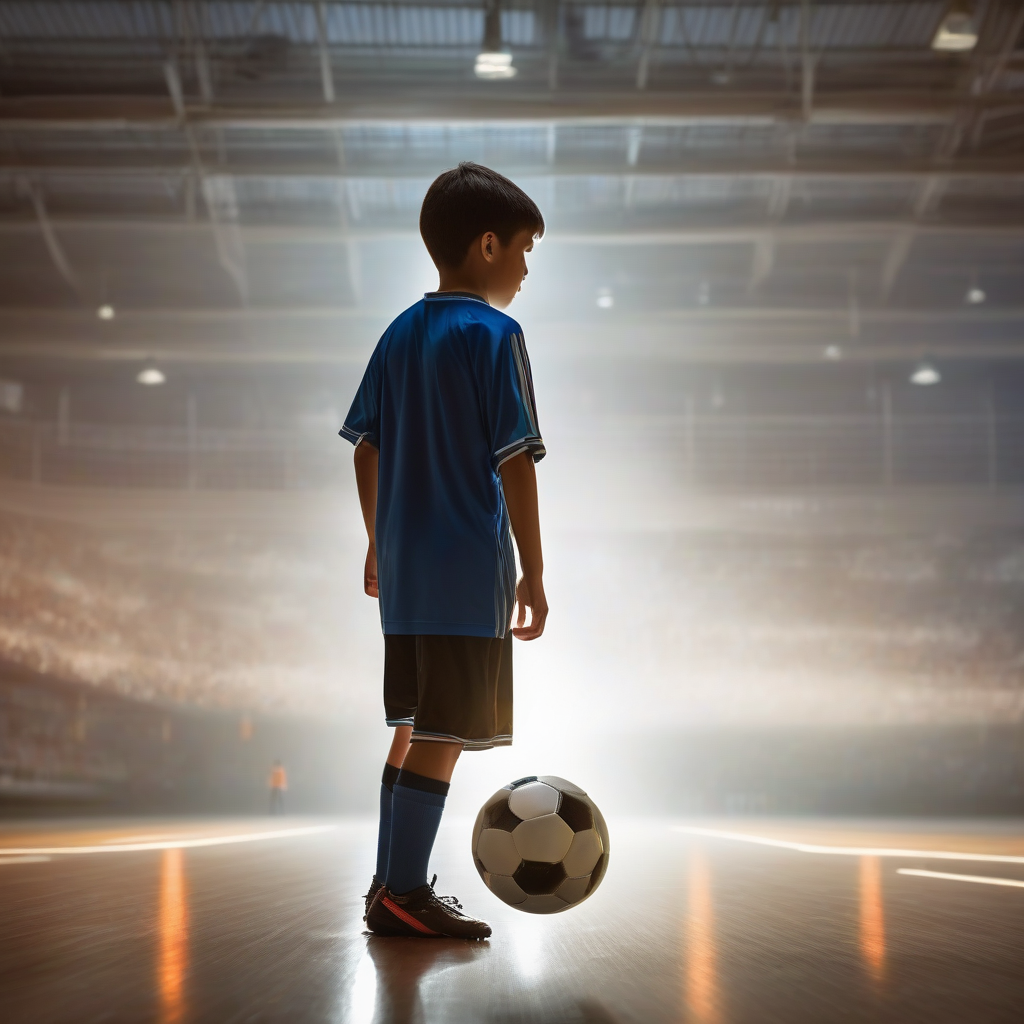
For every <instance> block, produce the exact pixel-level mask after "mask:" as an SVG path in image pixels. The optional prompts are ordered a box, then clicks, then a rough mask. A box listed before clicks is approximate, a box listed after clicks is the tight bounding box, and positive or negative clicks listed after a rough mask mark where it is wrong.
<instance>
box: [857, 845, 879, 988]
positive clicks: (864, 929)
mask: <svg viewBox="0 0 1024 1024" xmlns="http://www.w3.org/2000/svg"><path fill="white" fill-rule="evenodd" d="M860 951H861V956H863V958H864V963H865V965H866V966H867V969H868V973H869V974H870V975H871V977H872V978H874V980H875V981H881V980H882V978H883V977H884V976H885V908H884V906H883V904H882V862H881V860H880V858H878V857H861V858H860Z"/></svg>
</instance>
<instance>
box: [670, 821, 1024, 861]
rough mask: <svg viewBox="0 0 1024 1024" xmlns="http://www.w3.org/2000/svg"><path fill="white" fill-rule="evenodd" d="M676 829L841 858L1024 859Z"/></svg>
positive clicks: (711, 836)
mask: <svg viewBox="0 0 1024 1024" xmlns="http://www.w3.org/2000/svg"><path fill="white" fill-rule="evenodd" d="M675 830H676V831H677V832H686V833H688V834H690V835H695V836H709V837H710V838H712V839H734V840H736V841H737V842H741V843H755V844H756V845H758V846H776V847H778V848H780V849H783V850H796V851H797V852H799V853H830V854H835V855H837V856H841V857H915V858H917V859H919V860H973V861H986V862H988V863H991V864H1024V856H1019V855H1015V854H1010V853H963V852H960V851H956V850H904V849H900V848H898V847H887V846H821V845H819V844H817V843H795V842H793V841H792V840H789V839H771V838H769V837H768V836H751V835H747V834H746V833H745V832H723V831H722V830H720V829H717V828H699V827H698V826H696V825H677V826H676V827H675Z"/></svg>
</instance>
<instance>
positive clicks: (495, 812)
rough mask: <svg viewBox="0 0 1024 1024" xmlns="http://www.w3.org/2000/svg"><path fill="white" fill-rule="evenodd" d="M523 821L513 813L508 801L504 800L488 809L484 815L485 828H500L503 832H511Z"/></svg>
mask: <svg viewBox="0 0 1024 1024" xmlns="http://www.w3.org/2000/svg"><path fill="white" fill-rule="evenodd" d="M522 820H523V819H522V818H517V817H516V816H515V815H514V814H513V813H512V809H511V808H510V807H509V805H508V801H507V800H502V801H500V802H499V803H497V804H495V805H494V806H493V807H489V808H487V810H486V812H485V813H484V820H483V827H484V828H500V829H501V830H502V831H503V832H511V831H512V830H513V829H514V828H515V827H516V825H519V824H520V823H521V822H522Z"/></svg>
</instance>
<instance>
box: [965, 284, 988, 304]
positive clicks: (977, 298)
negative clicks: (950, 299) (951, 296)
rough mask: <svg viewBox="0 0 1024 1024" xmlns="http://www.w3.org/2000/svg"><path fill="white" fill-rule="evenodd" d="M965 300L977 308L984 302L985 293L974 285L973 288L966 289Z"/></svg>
mask: <svg viewBox="0 0 1024 1024" xmlns="http://www.w3.org/2000/svg"><path fill="white" fill-rule="evenodd" d="M965 298H966V299H967V301H968V302H969V303H970V304H971V305H972V306H977V305H979V304H980V303H982V302H984V301H985V292H984V291H983V290H982V289H981V288H979V287H978V286H977V285H975V286H974V287H973V288H968V289H967V295H966V296H965Z"/></svg>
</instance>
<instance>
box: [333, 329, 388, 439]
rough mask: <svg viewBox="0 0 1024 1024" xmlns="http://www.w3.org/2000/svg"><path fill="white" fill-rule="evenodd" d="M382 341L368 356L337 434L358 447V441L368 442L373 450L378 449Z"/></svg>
mask: <svg viewBox="0 0 1024 1024" xmlns="http://www.w3.org/2000/svg"><path fill="white" fill-rule="evenodd" d="M382 348H383V340H382V341H381V342H379V343H378V345H377V347H376V348H375V349H374V350H373V355H372V356H370V362H369V363H368V364H367V366H366V372H365V373H364V374H363V379H362V381H360V384H359V389H358V390H357V391H356V397H355V398H354V399H352V406H351V408H350V409H349V411H348V415H347V416H346V417H345V422H344V423H343V424H342V427H341V430H339V431H338V433H339V434H340V435H341V436H342V437H343V438H345V440H346V441H351V442H352V444H354V445H358V444H359V442H360V441H368V442H369V443H370V444H372V445H373V447H374V448H378V449H379V448H380V388H381V358H382V355H381V351H382Z"/></svg>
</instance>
